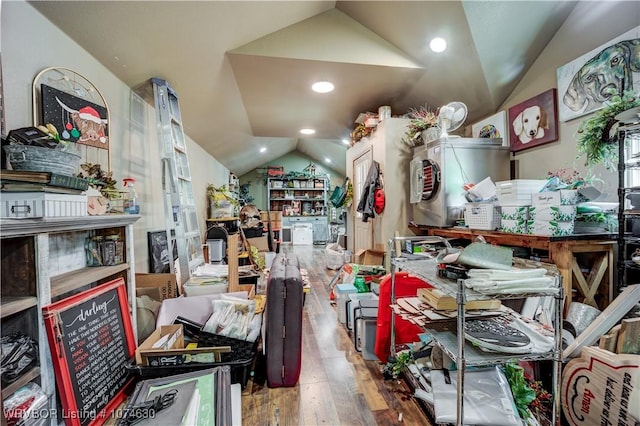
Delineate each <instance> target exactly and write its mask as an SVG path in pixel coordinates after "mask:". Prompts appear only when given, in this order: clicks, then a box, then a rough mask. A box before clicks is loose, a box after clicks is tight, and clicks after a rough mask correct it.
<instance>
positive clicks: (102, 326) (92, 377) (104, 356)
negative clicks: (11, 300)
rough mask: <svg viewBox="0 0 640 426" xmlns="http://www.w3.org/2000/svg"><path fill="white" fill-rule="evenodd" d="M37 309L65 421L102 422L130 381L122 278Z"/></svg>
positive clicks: (131, 345)
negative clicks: (42, 315) (48, 349)
mask: <svg viewBox="0 0 640 426" xmlns="http://www.w3.org/2000/svg"><path fill="white" fill-rule="evenodd" d="M42 310H43V314H44V319H45V325H46V328H47V335H48V338H49V346H50V349H51V354H52V361H53V366H54V370H55V374H56V382H57V384H58V392H59V393H60V400H61V402H62V408H63V417H64V418H65V420H66V423H67V424H69V425H73V426H85V425H98V424H102V423H103V422H104V420H105V419H106V417H107V416H108V415H109V414H110V413H111V412H112V411H113V410H114V409H115V407H117V406H118V405H119V404H120V403H121V402H122V401H123V400H124V399H125V389H126V387H127V386H128V385H129V383H130V382H131V378H130V377H129V375H128V373H127V370H126V368H125V365H126V363H127V361H128V360H129V359H130V358H131V357H132V356H133V354H134V351H135V341H134V337H133V328H132V325H131V318H130V317H129V307H128V304H127V295H126V286H125V283H124V280H123V279H122V278H119V279H117V280H115V281H112V282H109V283H107V284H103V285H101V286H99V287H96V288H93V289H91V290H87V291H85V292H82V293H79V294H77V295H74V296H72V297H69V298H67V299H64V300H62V301H60V302H56V303H54V304H51V305H49V306H45V307H43V308H42ZM123 313H124V314H123Z"/></svg>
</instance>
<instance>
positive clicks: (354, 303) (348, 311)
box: [345, 292, 378, 330]
mask: <svg viewBox="0 0 640 426" xmlns="http://www.w3.org/2000/svg"><path fill="white" fill-rule="evenodd" d="M363 300H366V301H367V302H366V303H364V304H363V306H364V305H366V306H375V307H377V306H378V296H377V295H376V294H374V293H371V292H369V293H352V294H349V297H348V299H347V301H346V304H345V315H346V321H345V324H346V326H347V329H348V330H353V317H354V315H353V311H355V310H356V309H357V308H358V307H359V306H360V302H361V301H363Z"/></svg>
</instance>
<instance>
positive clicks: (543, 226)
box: [528, 220, 573, 237]
mask: <svg viewBox="0 0 640 426" xmlns="http://www.w3.org/2000/svg"><path fill="white" fill-rule="evenodd" d="M528 225H529V230H528V231H529V234H533V235H547V236H551V237H561V236H567V235H572V234H573V222H556V221H552V220H529V221H528Z"/></svg>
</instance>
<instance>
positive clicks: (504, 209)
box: [500, 205, 529, 227]
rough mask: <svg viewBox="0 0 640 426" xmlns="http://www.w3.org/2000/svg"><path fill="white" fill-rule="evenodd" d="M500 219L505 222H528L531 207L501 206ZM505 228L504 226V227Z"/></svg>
mask: <svg viewBox="0 0 640 426" xmlns="http://www.w3.org/2000/svg"><path fill="white" fill-rule="evenodd" d="M500 217H501V218H502V220H503V221H505V220H522V221H524V220H528V219H529V206H503V205H501V206H500ZM503 227H504V226H503Z"/></svg>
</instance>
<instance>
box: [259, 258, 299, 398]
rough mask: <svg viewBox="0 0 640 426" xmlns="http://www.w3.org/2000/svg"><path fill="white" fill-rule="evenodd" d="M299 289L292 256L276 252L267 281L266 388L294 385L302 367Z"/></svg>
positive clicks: (294, 260)
mask: <svg viewBox="0 0 640 426" xmlns="http://www.w3.org/2000/svg"><path fill="white" fill-rule="evenodd" d="M302 306H303V288H302V277H301V275H300V265H299V262H298V258H297V257H296V256H295V255H292V254H287V253H278V254H277V255H276V257H275V259H274V260H273V264H272V265H271V273H270V275H269V280H268V282H267V305H266V310H265V319H264V320H265V351H266V361H267V368H266V373H267V386H269V387H271V388H274V387H291V386H295V385H296V384H297V383H298V378H299V377H300V367H301V365H302Z"/></svg>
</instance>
